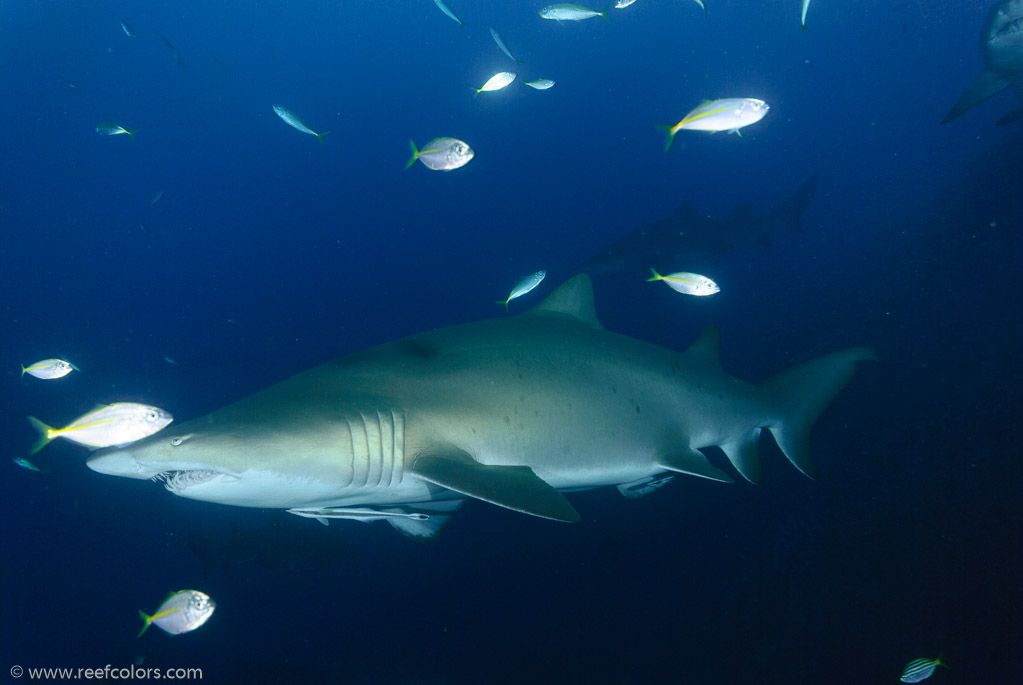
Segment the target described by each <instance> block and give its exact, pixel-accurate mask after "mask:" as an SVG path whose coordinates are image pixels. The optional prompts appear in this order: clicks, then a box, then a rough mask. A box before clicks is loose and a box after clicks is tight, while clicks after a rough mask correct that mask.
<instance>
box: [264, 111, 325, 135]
mask: <svg viewBox="0 0 1023 685" xmlns="http://www.w3.org/2000/svg"><path fill="white" fill-rule="evenodd" d="M274 113H275V114H276V115H277V116H279V117H280V118H281V119H282V120H283V121H284V123H286V124H287V125H288V126H290V127H292V128H294V129H297V130H299V131H301V132H302V133H308V134H309V135H311V136H316V139H317V140H319V141H320V143H323V136H325V135H327V134H328V133H330V131H324V132H323V133H317V132H316V131H314V130H312V129H311V128H309V124H307V123H305V122H304V121H303V120H302V117H300V116H298V115H297V114H295V113H294V112H292V111H291V110H290V109H288V108H287V107H281V106H280V105H274Z"/></svg>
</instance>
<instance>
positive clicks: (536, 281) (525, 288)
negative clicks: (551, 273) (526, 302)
mask: <svg viewBox="0 0 1023 685" xmlns="http://www.w3.org/2000/svg"><path fill="white" fill-rule="evenodd" d="M546 277H547V272H546V271H544V270H540V271H537V272H536V273H535V274H530V275H528V276H526V277H525V278H523V279H522V280H521V281H519V282H518V283H516V284H515V287H514V288H512V290H511V292H510V293H509V294H508V298H507V299H504V300H496V302H497V304H503V305H504V310H505V311H508V303H509V302H511V301H512V300H514V299H515V298H517V297H522V296H523V295H525V294H526V293H528V292H529V291H530V290H532V289H533V288H535V287H536V286H538V285H540V282H541V281H542V280H543V279H544V278H546Z"/></svg>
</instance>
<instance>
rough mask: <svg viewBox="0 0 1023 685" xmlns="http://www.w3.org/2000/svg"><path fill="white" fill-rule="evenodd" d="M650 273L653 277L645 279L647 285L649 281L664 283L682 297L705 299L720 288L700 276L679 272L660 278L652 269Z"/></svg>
mask: <svg viewBox="0 0 1023 685" xmlns="http://www.w3.org/2000/svg"><path fill="white" fill-rule="evenodd" d="M650 271H651V273H653V276H652V277H651V278H648V279H646V280H647V283H649V282H651V281H664V282H665V283H667V284H668V287H670V288H671V289H672V290H674V291H675V292H677V293H682V294H683V295H696V296H697V297H706V296H707V295H713V294H714V293H718V292H721V288H719V287H718V284H717V283H715V282H714V281H712V280H710V279H709V278H707V277H706V276H701V275H700V274H694V273H691V272H689V271H679V272H678V273H673V274H669V275H667V276H662V275H661V274H659V273H657V272H656V271H654V270H653V269H650Z"/></svg>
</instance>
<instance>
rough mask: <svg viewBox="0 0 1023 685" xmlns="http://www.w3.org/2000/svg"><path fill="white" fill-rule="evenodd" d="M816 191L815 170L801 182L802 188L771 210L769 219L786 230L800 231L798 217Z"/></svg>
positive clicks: (801, 214)
mask: <svg viewBox="0 0 1023 685" xmlns="http://www.w3.org/2000/svg"><path fill="white" fill-rule="evenodd" d="M816 192H817V172H814V174H813V176H811V177H810V179H809V180H808V181H807V182H806V183H804V184H803V187H802V188H800V189H799V190H797V191H796V192H795V194H793V195H792V197H790V198H789V199H787V200H785V202H783V203H782V204H781V206H780V207H778V208H777V209H775V210H774V211H773V212H771V215H770V219H771V221H773V222H777V223H778V224H781V225H782V226H784V227H785V230H787V231H791V232H793V233H802V232H803V228H802V226H800V225H799V219H800V217H802V216H803V212H805V211H806V208H807V207H808V206H809V204H810V201H811V200H813V196H814V193H816Z"/></svg>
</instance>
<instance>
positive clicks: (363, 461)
mask: <svg viewBox="0 0 1023 685" xmlns="http://www.w3.org/2000/svg"><path fill="white" fill-rule="evenodd" d="M345 421H346V423H347V428H348V437H349V444H348V446H347V447H348V449H349V450H350V452H349V453H348V454H346V455H344V456H345V458H346V460H347V459H348V458H350V459H351V462H350V463H351V471H350V473H351V474H352V475H351V480H350V481H349V482H348V483H347V485H352V486H356V487H376V486H378V485H383V486H388V485H392V484H398V483H401V479H402V468H403V466H404V454H405V414H404V412H400V411H396V410H393V409H385V410H377V411H373V410H369V411H360V412H358V413H357V414H356V413H352V414H348V415H346V416H345Z"/></svg>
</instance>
